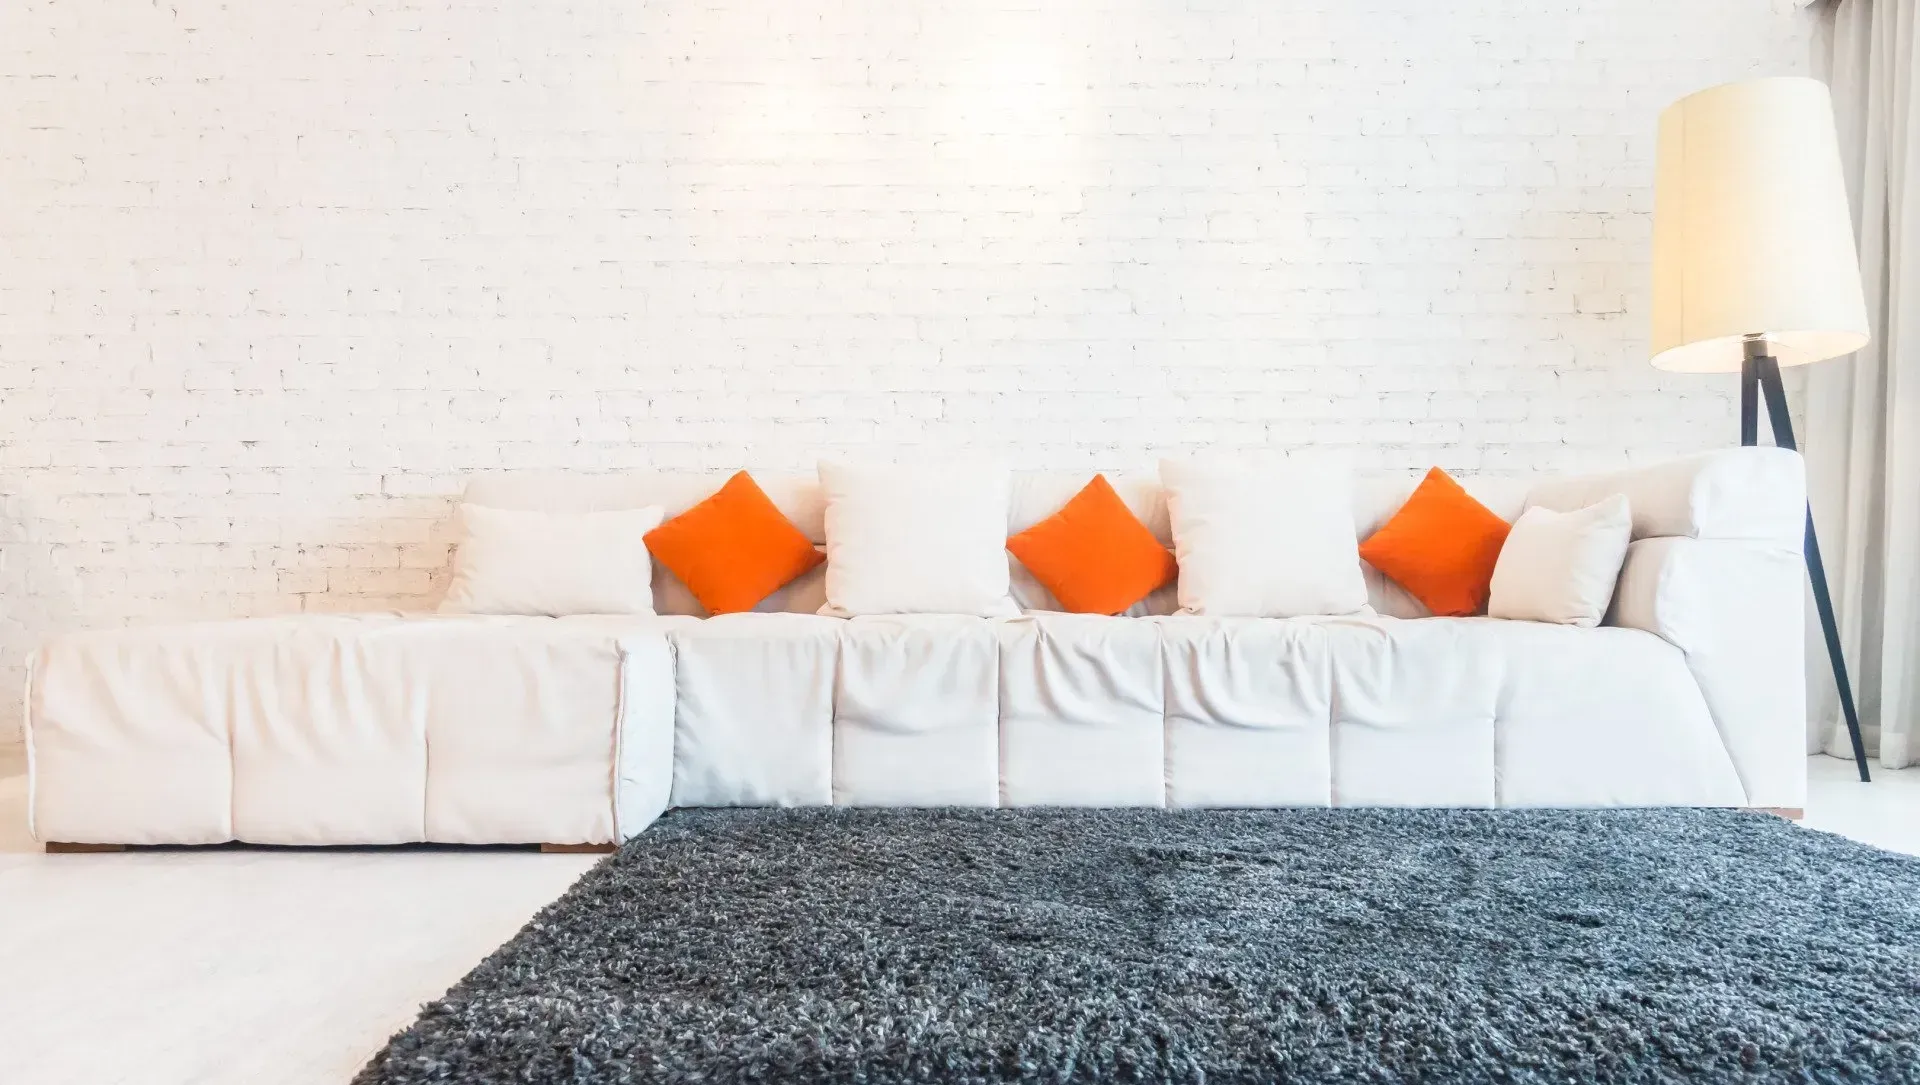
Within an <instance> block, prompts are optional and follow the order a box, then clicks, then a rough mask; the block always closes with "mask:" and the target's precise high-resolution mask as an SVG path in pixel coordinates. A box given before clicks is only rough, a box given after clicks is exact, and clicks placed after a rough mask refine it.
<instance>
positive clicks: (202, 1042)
mask: <svg viewBox="0 0 1920 1085" xmlns="http://www.w3.org/2000/svg"><path fill="white" fill-rule="evenodd" d="M8 756H9V755H8V754H6V753H5V752H4V751H0V776H3V775H4V774H5V773H6V772H7V769H8V765H9V762H8V760H7V758H8ZM13 764H15V765H16V766H17V762H14V763H13ZM16 771H17V767H16ZM1808 771H1809V778H1810V794H1809V798H1808V808H1807V818H1806V822H1805V824H1806V825H1808V826H1809V827H1812V828H1816V829H1825V830H1828V831H1832V832H1839V833H1843V834H1845V835H1848V836H1852V837H1856V838H1857V839H1860V840H1864V841H1867V842H1869V843H1872V844H1877V845H1879V846H1881V847H1887V848H1894V849H1898V850H1902V851H1907V852H1911V853H1914V854H1920V771H1915V770H1908V771H1905V772H1898V773H1894V772H1879V773H1877V774H1876V777H1875V781H1874V783H1873V784H1872V785H1862V784H1860V783H1859V782H1858V781H1857V780H1856V779H1855V778H1854V775H1853V766H1852V765H1851V764H1850V763H1848V762H1844V761H1837V760H1834V759H1832V758H1826V757H1815V758H1812V759H1810V761H1809V766H1808ZM25 784H26V781H25V779H24V778H23V777H20V776H17V775H16V776H12V777H10V778H4V779H0V1082H5V1083H7V1085H53V1083H68V1082H72V1083H75V1085H113V1083H117V1082H129V1083H133V1082H137V1083H140V1085H173V1083H187V1082H192V1083H195V1085H214V1083H226V1082H233V1083H247V1085H255V1083H259V1082H275V1083H277V1085H296V1083H300V1082H326V1083H330V1085H337V1083H344V1082H345V1081H347V1080H348V1079H349V1078H350V1077H352V1075H353V1073H354V1071H355V1070H357V1069H358V1068H359V1067H360V1065H361V1064H362V1063H364V1062H365V1061H366V1059H367V1057H368V1056H369V1055H371V1054H372V1053H373V1052H374V1051H375V1050H376V1049H377V1048H378V1047H379V1046H380V1044H381V1043H382V1041H384V1040H385V1039H386V1038H387V1036H388V1035H390V1034H391V1033H393V1032H394V1031H395V1030H396V1029H398V1028H400V1027H401V1026H403V1025H405V1024H406V1023H407V1022H408V1021H409V1020H411V1019H412V1018H413V1016H414V1014H415V1012H416V1011H417V1010H418V1008H419V1005H420V1003H422V1002H424V1001H426V1000H429V999H431V998H434V997H435V996H437V995H439V994H440V993H441V992H442V991H444V990H445V989H446V988H447V987H448V986H449V985H450V984H452V983H453V982H454V981H455V980H457V979H459V978H460V976H461V975H463V974H464V973H465V972H466V971H467V970H468V969H469V968H472V967H473V965H474V964H476V963H478V962H479V960H480V959H481V958H482V957H484V956H485V955H486V954H487V952H488V951H489V950H491V949H493V948H494V947H495V946H497V945H499V944H500V943H501V942H503V941H505V940H506V939H507V938H508V937H510V936H511V935H512V934H513V932H514V931H515V930H516V929H518V928H519V926H520V925H521V924H522V923H524V922H525V921H526V920H527V918H528V917H529V916H530V915H532V913H533V912H534V910H535V909H537V908H539V907H540V906H541V905H542V904H545V903H546V902H548V901H550V900H552V899H553V898H555V897H557V896H559V895H560V893H561V891H562V890H564V889H565V888H566V887H567V886H568V884H570V883H571V882H572V881H573V880H574V879H575V878H576V877H578V876H579V875H580V873H581V872H582V871H584V870H586V869H587V868H588V867H589V866H591V865H592V864H593V863H594V861H595V860H596V858H597V857H596V856H590V855H588V856H578V855H540V854H537V853H532V852H522V851H474V850H458V849H448V850H407V851H384V850H372V849H370V850H366V851H352V850H346V851H333V850H328V851H306V852H301V851H270V850H217V851H150V852H128V853H125V854H114V855H43V854H40V853H39V851H38V850H37V849H36V848H35V847H34V845H33V843H32V842H31V841H30V840H28V839H27V836H26V832H25V828H24V819H23V811H24V806H25V800H26V787H25Z"/></svg>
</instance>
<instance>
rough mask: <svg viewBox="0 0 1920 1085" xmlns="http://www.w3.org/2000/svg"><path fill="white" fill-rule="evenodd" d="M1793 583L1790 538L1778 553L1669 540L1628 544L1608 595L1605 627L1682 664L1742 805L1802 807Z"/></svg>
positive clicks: (1802, 702)
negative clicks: (1630, 632)
mask: <svg viewBox="0 0 1920 1085" xmlns="http://www.w3.org/2000/svg"><path fill="white" fill-rule="evenodd" d="M1801 515H1803V516H1804V515H1805V513H1804V511H1802V513H1801ZM1801 580H1802V565H1801V558H1800V551H1799V547H1798V545H1797V536H1796V545H1794V546H1792V547H1787V546H1782V545H1776V544H1775V543H1773V542H1756V541H1749V540H1739V539H1715V538H1689V537H1685V536H1678V535H1674V536H1666V537H1661V538H1651V539H1641V540H1639V541H1636V542H1634V543H1633V544H1631V545H1630V546H1629V547H1628V548H1627V561H1626V564H1625V566H1624V567H1622V569H1621V571H1620V583H1619V585H1618V587H1616V588H1615V589H1614V596H1613V607H1612V611H1611V613H1610V614H1609V616H1608V624H1610V625H1618V626H1624V627H1626V628H1630V629H1643V630H1646V631H1647V632H1650V633H1653V634H1655V635H1657V636H1659V637H1661V638H1663V639H1665V640H1666V641H1668V642H1669V643H1671V644H1673V645H1674V646H1675V647H1677V648H1679V649H1680V651H1681V653H1682V654H1683V655H1684V656H1685V657H1686V661H1687V668H1688V669H1689V670H1690V671H1692V672H1693V677H1694V680H1695V681H1696V682H1698V683H1699V685H1700V693H1701V696H1702V697H1704V698H1705V700H1706V703H1707V711H1708V712H1709V714H1711V715H1712V717H1713V722H1714V726H1715V727H1716V728H1717V729H1718V730H1719V732H1720V739H1721V741H1722V742H1723V743H1724V744H1725V745H1726V747H1727V753H1728V755H1729V756H1730V757H1731V758H1732V760H1733V767H1734V771H1735V772H1736V773H1737V774H1738V775H1739V777H1740V783H1741V786H1742V787H1744V788H1745V789H1746V793H1747V805H1749V806H1766V807H1784V808H1788V809H1798V808H1800V807H1802V806H1803V805H1804V804H1805V801H1806V785H1807V776H1806V774H1807V740H1806V672H1805V669H1804V655H1805V651H1806V641H1805V635H1804V632H1803V628H1804V621H1805V617H1804V614H1803V612H1802V605H1803V604H1802V598H1803V595H1804V591H1805V589H1804V588H1803V587H1802V586H1801Z"/></svg>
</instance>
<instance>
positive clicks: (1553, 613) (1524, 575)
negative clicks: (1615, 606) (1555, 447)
mask: <svg viewBox="0 0 1920 1085" xmlns="http://www.w3.org/2000/svg"><path fill="white" fill-rule="evenodd" d="M1632 540H1633V510H1632V509H1631V508H1629V507H1628V505H1627V498H1626V495H1625V494H1615V495H1613V496H1612V497H1609V498H1607V499H1606V500H1605V501H1602V502H1600V503H1599V504H1597V505H1589V506H1587V507H1586V508H1584V509H1575V510H1574V511H1572V512H1554V511H1553V510H1552V509H1545V508H1541V507H1540V506H1538V505H1536V506H1534V507H1533V508H1530V509H1528V510H1527V511H1525V512H1523V513H1521V514H1520V519H1518V520H1515V521H1514V522H1513V530H1512V531H1509V532H1508V533H1507V541H1506V545H1504V546H1502V547H1501V548H1500V560H1499V561H1498V562H1496V563H1495V564H1494V566H1493V585H1492V587H1491V589H1490V590H1489V593H1488V597H1487V615H1488V616H1489V617H1493V618H1519V619H1522V620H1524V621H1530V622H1555V623H1558V624H1560V625H1578V626H1592V625H1599V624H1600V619H1601V618H1603V617H1605V616H1606V613H1607V604H1608V603H1610V602H1612V600H1613V586H1614V584H1615V582H1617V581H1618V580H1619V579H1620V566H1621V564H1622V563H1623V562H1625V561H1626V560H1627V544H1628V543H1629V542H1631V541H1632Z"/></svg>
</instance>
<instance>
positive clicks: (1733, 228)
mask: <svg viewBox="0 0 1920 1085" xmlns="http://www.w3.org/2000/svg"><path fill="white" fill-rule="evenodd" d="M1867 339H1868V325H1867V306H1866V301H1865V299H1864V298H1863V296H1862V294H1861V290H1860V264H1859V260H1858V258H1857V257H1856V255H1855V253H1854V247H1853V217H1852V214H1851V213H1850V212H1849V210H1848V208H1847V186H1846V182H1845V181H1844V180H1843V179H1842V177H1841V173H1840V144H1839V140H1838V138H1837V137H1836V136H1835V134H1834V125H1833V104H1832V101H1831V99H1830V98H1829V96H1828V94H1827V88H1826V85H1825V84H1824V83H1821V82H1819V81H1818V80H1815V79H1800V78H1781V79H1753V80H1748V81H1746V82H1741V83H1729V84H1727V85H1725V86H1720V87H1713V88H1711V89H1709V90H1703V91H1700V92H1699V93H1697V94H1693V95H1690V96H1688V97H1686V98H1682V99H1681V100H1680V101H1678V102H1675V103H1674V104H1673V105H1671V106H1668V107H1667V109H1666V111H1665V112H1663V113H1661V114H1660V138H1659V147H1658V152H1657V171H1656V174H1655V181H1654V197H1653V341H1652V346H1653V364H1654V366H1655V367H1657V368H1660V369H1667V370H1674V371H1677V372H1684V373H1739V374H1740V443H1741V444H1743V445H1751V444H1755V443H1757V442H1758V440H1759V428H1760V405H1761V403H1762V402H1763V401H1764V403H1765V404H1766V409H1767V417H1768V419H1769V421H1770V422H1771V423H1772V429H1773V441H1774V444H1776V445H1779V446H1780V447H1782V448H1795V447H1796V446H1795V444H1794V439H1793V421H1792V419H1791V418H1790V417H1789V416H1788V412H1787V397H1786V393H1785V392H1784V391H1783V390H1782V388H1781V386H1780V370H1781V369H1782V368H1784V367H1786V366H1793V365H1806V364H1807V363H1809V362H1818V361H1823V360H1825V359H1828V358H1837V357H1839V356H1841V355H1844V354H1850V353H1852V352H1853V351H1856V350H1859V349H1860V348H1861V347H1862V346H1865V345H1866V342H1867ZM1806 559H1807V575H1808V577H1809V579H1810V580H1811V581H1812V585H1813V601H1814V606H1815V607H1816V608H1817V609H1818V611H1819V614H1820V629H1821V632H1822V633H1824V634H1825V636H1826V642H1827V656H1828V658H1829V659H1830V660H1831V662H1832V664H1833V679H1834V684H1835V685H1836V686H1837V687H1838V689H1839V692H1840V708H1841V712H1842V713H1843V714H1844V715H1845V716H1846V720H1847V735H1848V737H1849V738H1851V739H1852V740H1853V759H1854V762H1855V763H1856V764H1857V765H1858V766H1859V769H1860V779H1861V780H1862V781H1863V782H1864V781H1866V780H1867V779H1868V778H1869V776H1868V773H1867V751H1866V747H1865V746H1864V745H1862V743H1861V741H1860V717H1859V715H1858V714H1857V713H1856V712H1855V710H1854V703H1853V684H1852V683H1851V682H1850V681H1848V679H1847V662H1846V658H1845V656H1844V655H1843V654H1842V653H1841V650H1840V632H1839V628H1838V626H1837V625H1836V624H1835V622H1834V617H1833V597H1832V595H1831V593H1829V592H1828V590H1827V572H1826V568H1825V566H1824V565H1823V564H1822V563H1821V561H1820V543H1819V540H1818V539H1817V538H1816V537H1815V535H1814V530H1813V514H1812V511H1811V508H1809V511H1808V514H1807V536H1806Z"/></svg>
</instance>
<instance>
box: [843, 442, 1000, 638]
mask: <svg viewBox="0 0 1920 1085" xmlns="http://www.w3.org/2000/svg"><path fill="white" fill-rule="evenodd" d="M820 489H821V495H822V497H824V498H825V499H826V536H827V602H826V605H825V606H823V607H821V608H820V613H822V614H828V615H834V616H837V617H842V618H846V617H852V616H854V615H859V614H973V615H978V616H980V617H983V618H991V617H1001V616H1007V615H1012V614H1016V613H1018V610H1017V609H1016V608H1015V607H1014V605H1013V598H1012V596H1011V595H1010V594H1009V591H1008V576H1007V551H1006V546H1007V507H1008V502H1009V499H1010V495H1011V493H1012V480H1011V476H1010V475H1009V474H1008V472H1007V470H1006V469H1005V468H1004V467H1001V466H998V465H984V464H970V463H965V462H960V463H953V464H854V463H841V462H837V461H822V462H821V464H820Z"/></svg>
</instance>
